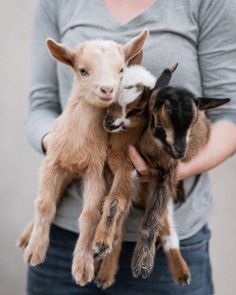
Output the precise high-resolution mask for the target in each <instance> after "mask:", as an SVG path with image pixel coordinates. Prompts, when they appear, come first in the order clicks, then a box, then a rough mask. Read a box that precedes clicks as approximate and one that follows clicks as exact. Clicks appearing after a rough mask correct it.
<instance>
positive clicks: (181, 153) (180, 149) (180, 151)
mask: <svg viewBox="0 0 236 295" xmlns="http://www.w3.org/2000/svg"><path fill="white" fill-rule="evenodd" d="M175 152H176V153H177V154H178V156H180V157H181V156H184V154H185V147H184V146H183V147H182V146H175Z"/></svg>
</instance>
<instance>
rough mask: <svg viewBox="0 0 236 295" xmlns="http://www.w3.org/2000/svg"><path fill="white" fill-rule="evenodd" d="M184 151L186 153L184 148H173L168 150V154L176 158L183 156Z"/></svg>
mask: <svg viewBox="0 0 236 295" xmlns="http://www.w3.org/2000/svg"><path fill="white" fill-rule="evenodd" d="M185 153H186V151H185V150H181V151H178V150H176V149H174V148H172V149H170V150H169V154H170V155H171V156H172V157H173V158H174V159H176V160H180V159H182V158H183V157H184V156H185Z"/></svg>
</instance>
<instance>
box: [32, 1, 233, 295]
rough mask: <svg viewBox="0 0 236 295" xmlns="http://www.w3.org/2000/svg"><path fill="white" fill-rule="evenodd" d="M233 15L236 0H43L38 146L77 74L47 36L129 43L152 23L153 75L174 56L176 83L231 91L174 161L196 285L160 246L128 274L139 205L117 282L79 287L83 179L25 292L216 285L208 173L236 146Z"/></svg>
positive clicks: (35, 64) (61, 210)
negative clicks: (76, 267)
mask: <svg viewBox="0 0 236 295" xmlns="http://www.w3.org/2000/svg"><path fill="white" fill-rule="evenodd" d="M235 14H236V3H235V1H231V0H195V1H185V0H179V1H172V0H165V1H164V0H157V1H153V0H142V1H141V0H139V1H137V0H116V1H115V0H97V1H88V0H70V1H68V0H39V2H38V6H37V9H36V14H35V21H34V33H33V48H32V66H31V68H32V71H31V91H30V95H29V99H30V112H29V118H28V136H29V141H30V142H31V144H32V145H33V147H34V148H35V149H36V150H37V151H39V152H41V153H42V152H43V150H46V149H47V143H48V141H49V140H50V130H51V127H52V124H53V122H54V120H55V119H56V118H57V117H58V116H59V114H60V113H61V111H62V110H63V108H64V107H65V104H66V102H67V98H68V96H69V93H70V89H71V85H72V80H73V78H72V73H71V72H70V70H69V69H67V68H66V67H65V66H62V65H59V64H56V62H55V61H53V60H52V59H51V58H50V56H49V54H48V52H47V50H46V46H45V45H44V42H45V40H46V38H48V37H51V38H54V39H55V40H57V41H59V42H62V43H64V44H65V45H67V46H69V47H71V48H73V47H75V46H76V45H77V44H78V43H80V42H83V41H85V40H89V39H94V38H101V39H104V38H106V39H113V40H115V41H117V42H119V43H125V42H126V41H127V40H128V39H130V37H132V36H135V35H136V34H137V33H139V32H140V31H141V29H143V28H144V27H147V28H149V30H150V33H151V34H150V37H149V40H148V41H147V44H146V46H145V50H144V66H145V67H147V68H148V69H149V70H150V71H151V72H152V73H153V74H154V75H156V76H158V75H159V74H160V72H161V71H162V70H163V69H164V68H165V67H167V66H169V65H171V64H173V63H175V62H176V61H178V62H179V67H178V70H177V72H176V73H175V75H174V77H173V80H172V85H181V86H183V87H187V88H189V89H190V90H191V91H192V92H193V93H195V94H196V95H198V96H201V95H202V94H203V93H204V95H205V96H208V97H210V96H212V97H217V96H218V97H231V98H232V102H231V103H230V104H227V105H225V106H224V107H222V108H220V109H216V110H214V111H211V112H209V118H210V119H211V121H212V123H213V127H212V135H211V138H210V142H209V144H208V145H207V147H206V148H205V149H204V150H203V151H202V152H201V153H200V154H199V155H198V156H197V157H196V158H195V159H193V160H192V161H191V162H190V163H187V164H181V165H180V166H179V170H178V178H179V179H185V178H187V177H188V178H187V179H186V181H185V186H186V191H187V193H188V198H187V201H186V202H185V203H184V204H183V205H181V206H177V207H176V210H175V221H176V225H177V231H178V234H179V237H180V239H181V251H182V253H183V256H184V258H185V259H186V261H187V263H188V265H189V267H190V271H191V274H192V283H191V285H190V286H185V287H183V288H181V287H179V286H177V285H176V284H175V283H174V282H173V279H172V277H171V274H170V273H169V271H168V268H167V261H166V258H165V256H164V254H163V252H162V249H160V250H158V253H157V256H156V262H155V268H154V270H153V272H152V274H151V276H150V277H149V278H148V279H146V280H143V279H134V278H133V277H132V274H131V270H130V264H131V257H132V251H133V248H134V245H135V241H136V239H137V235H138V224H139V221H140V218H141V216H142V214H143V212H142V210H140V209H139V208H133V209H132V212H131V213H130V216H129V218H128V221H127V235H126V237H125V242H124V243H123V250H122V255H121V260H120V270H119V272H118V275H117V280H116V283H115V284H114V285H113V286H112V287H111V288H109V289H107V290H106V291H101V290H100V289H98V288H97V287H96V285H95V284H94V283H91V284H89V285H87V286H86V287H83V288H82V287H79V286H77V285H76V284H75V283H74V282H73V279H72V276H71V262H72V252H73V248H74V245H75V241H76V239H77V232H78V226H77V219H78V216H79V214H80V212H81V208H82V199H81V195H80V193H79V192H80V184H79V183H73V184H71V185H70V186H69V187H68V189H67V190H66V192H65V196H64V198H63V199H62V202H61V203H60V204H59V207H58V210H57V215H56V218H55V220H54V225H53V226H52V229H51V236H50V247H49V250H48V254H47V257H46V260H45V262H44V263H43V264H42V265H39V266H37V267H34V268H32V267H29V270H28V282H27V292H28V294H32V295H33V294H43V295H47V294H50V295H53V294H123V293H127V294H144V293H145V294H163V295H164V294H175V295H176V294H191V295H209V294H214V291H213V284H212V277H211V266H210V259H209V252H208V241H209V238H210V232H209V229H208V228H207V226H206V224H207V221H208V217H209V214H210V212H211V203H212V198H211V191H210V185H209V180H208V175H207V174H206V173H203V172H206V171H208V170H210V169H211V168H213V167H215V166H217V165H219V164H220V163H221V162H223V161H224V160H225V159H227V158H228V157H230V155H232V154H233V153H234V152H235V150H236V125H235V123H236V83H235V77H236V75H235V74H236V33H235V30H234V28H235V27H236V19H235ZM222 139H223V140H222ZM130 158H131V160H132V162H133V164H134V166H135V167H136V169H137V170H138V171H139V173H140V174H147V173H148V167H147V166H146V164H145V162H144V161H143V159H142V158H141V157H140V156H139V154H138V152H137V151H136V150H135V149H134V147H131V148H130Z"/></svg>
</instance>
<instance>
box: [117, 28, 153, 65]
mask: <svg viewBox="0 0 236 295" xmlns="http://www.w3.org/2000/svg"><path fill="white" fill-rule="evenodd" d="M148 35H149V31H148V30H147V29H145V30H144V31H142V33H140V34H139V35H138V36H136V37H134V38H133V39H131V40H130V41H129V42H127V43H126V44H125V45H123V51H124V55H125V61H126V62H127V63H129V61H131V60H132V59H133V58H134V57H135V56H137V55H138V54H139V53H140V51H141V50H142V49H143V46H144V43H145V41H146V39H147V37H148Z"/></svg>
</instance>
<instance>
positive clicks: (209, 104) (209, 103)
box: [196, 97, 230, 110]
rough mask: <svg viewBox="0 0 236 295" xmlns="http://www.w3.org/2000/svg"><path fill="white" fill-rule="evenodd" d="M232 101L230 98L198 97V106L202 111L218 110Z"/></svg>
mask: <svg viewBox="0 0 236 295" xmlns="http://www.w3.org/2000/svg"><path fill="white" fill-rule="evenodd" d="M229 101H230V98H210V97H198V98H197V99H196V102H197V106H198V108H199V109H200V110H209V109H213V108H217V107H219V106H221V105H223V104H225V103H227V102H229Z"/></svg>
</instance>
